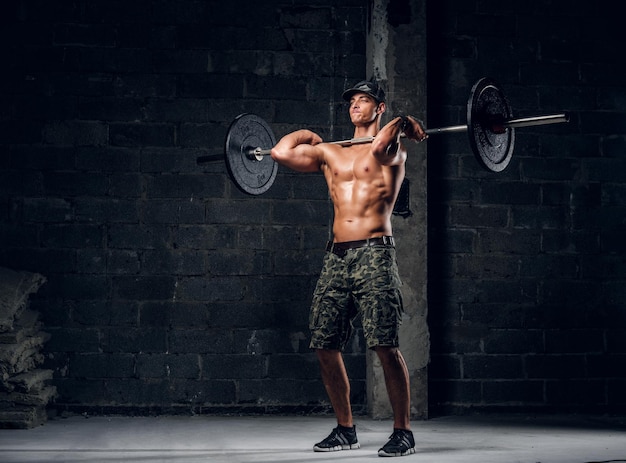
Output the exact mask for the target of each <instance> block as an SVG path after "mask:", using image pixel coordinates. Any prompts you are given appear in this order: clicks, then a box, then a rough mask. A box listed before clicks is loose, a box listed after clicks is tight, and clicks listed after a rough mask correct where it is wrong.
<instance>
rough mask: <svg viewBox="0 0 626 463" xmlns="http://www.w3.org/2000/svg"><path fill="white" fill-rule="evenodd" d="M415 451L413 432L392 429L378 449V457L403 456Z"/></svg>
mask: <svg viewBox="0 0 626 463" xmlns="http://www.w3.org/2000/svg"><path fill="white" fill-rule="evenodd" d="M412 453H415V439H413V433H412V432H411V431H407V430H405V429H394V430H393V434H392V435H391V437H390V438H389V442H387V443H386V444H385V445H384V446H383V448H381V449H380V450H379V451H378V456H379V457H403V456H405V455H411V454H412Z"/></svg>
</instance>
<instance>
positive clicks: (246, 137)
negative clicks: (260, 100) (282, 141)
mask: <svg viewBox="0 0 626 463" xmlns="http://www.w3.org/2000/svg"><path fill="white" fill-rule="evenodd" d="M275 144H276V138H275V137H274V133H273V132H272V129H271V128H270V126H269V125H268V124H267V123H266V122H265V121H264V120H263V119H262V118H260V117H258V116H256V115H254V114H248V113H245V114H240V115H239V116H237V117H236V118H235V120H234V121H233V122H232V124H231V125H230V127H229V129H228V133H227V134H226V145H225V148H224V150H225V151H224V153H225V158H226V166H227V168H228V172H229V173H230V176H231V177H232V179H233V181H234V182H235V185H237V187H238V188H239V189H240V190H241V191H243V192H245V193H248V194H251V195H260V194H262V193H265V192H266V191H267V190H269V189H270V187H271V186H272V184H273V183H274V180H275V179H276V174H277V173H278V164H277V163H276V162H275V161H274V160H273V159H272V157H271V156H269V155H266V156H263V159H261V160H260V161H259V160H257V159H256V158H255V157H254V156H249V152H250V151H251V150H254V149H255V148H261V149H270V148H272V147H273V146H274V145H275Z"/></svg>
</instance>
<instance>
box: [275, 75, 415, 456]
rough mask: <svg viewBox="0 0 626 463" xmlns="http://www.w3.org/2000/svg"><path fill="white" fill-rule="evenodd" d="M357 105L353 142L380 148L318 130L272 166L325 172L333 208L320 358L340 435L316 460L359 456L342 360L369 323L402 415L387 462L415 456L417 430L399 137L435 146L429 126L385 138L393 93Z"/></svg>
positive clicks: (409, 124) (371, 91) (397, 121)
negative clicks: (402, 345)
mask: <svg viewBox="0 0 626 463" xmlns="http://www.w3.org/2000/svg"><path fill="white" fill-rule="evenodd" d="M343 98H344V100H346V101H349V102H350V120H351V121H352V123H353V124H354V127H355V128H354V138H360V137H374V138H373V141H372V143H366V144H353V145H351V146H347V147H341V146H340V145H338V144H329V143H324V142H323V140H322V139H321V137H320V136H319V135H317V134H316V133H314V132H312V131H310V130H298V131H295V132H292V133H290V134H287V135H285V136H284V137H283V138H282V139H281V140H280V141H279V142H278V143H277V144H276V146H275V147H274V148H273V149H272V150H271V156H272V158H273V159H274V160H275V161H276V162H278V163H280V164H282V165H284V166H286V167H288V168H290V169H292V170H295V171H298V172H317V171H322V173H323V174H324V177H325V178H326V183H327V184H328V189H329V191H330V196H331V199H332V201H333V205H334V220H333V240H332V241H331V242H329V243H328V246H327V248H326V251H327V253H326V255H325V257H324V265H323V269H322V272H321V275H320V278H319V280H318V282H317V287H316V289H315V293H314V295H313V302H312V307H311V314H310V329H311V333H312V335H311V344H310V346H311V348H313V349H315V351H316V353H317V356H318V359H319V363H320V370H321V374H322V380H323V382H324V386H325V388H326V392H327V394H328V396H329V398H330V402H331V404H332V407H333V410H334V412H335V415H336V418H337V427H336V428H334V429H333V430H332V432H331V433H330V435H329V436H328V437H327V438H326V439H324V440H322V441H321V442H319V443H317V444H315V446H314V447H313V449H314V450H315V451H317V452H330V451H335V450H349V449H357V448H359V447H360V444H359V442H358V439H357V435H356V428H355V426H354V423H353V420H352V409H351V406H350V383H349V379H348V375H347V372H346V368H345V365H344V362H343V356H342V351H343V349H344V347H345V344H346V342H347V341H348V338H349V337H350V334H351V330H352V320H353V319H354V318H355V317H356V316H358V315H360V316H361V320H362V326H363V333H364V337H365V340H366V342H367V346H368V348H370V349H374V350H375V352H376V354H377V355H378V358H379V359H380V362H381V365H382V368H383V372H384V376H385V384H386V386H387V393H388V395H389V400H390V402H391V406H392V410H393V414H394V432H393V434H392V435H391V437H390V440H389V442H388V443H387V444H385V445H384V446H383V447H382V448H381V449H380V450H379V451H378V454H379V455H380V456H403V455H410V454H412V453H415V441H414V439H413V433H412V432H411V427H410V390H409V375H408V370H407V366H406V363H405V361H404V358H403V357H402V354H401V353H400V350H399V349H398V328H399V325H400V322H401V316H402V312H403V308H402V299H401V295H400V286H401V281H400V278H399V276H398V269H397V264H396V254H395V247H394V241H393V237H392V227H391V215H392V211H393V206H394V203H395V201H396V197H397V196H398V192H399V190H400V185H401V183H402V180H403V179H404V173H405V166H404V164H405V161H406V157H407V153H406V150H405V148H404V147H403V146H402V144H401V143H400V134H401V133H404V134H405V136H406V137H407V138H408V139H411V140H415V141H421V140H423V139H425V138H426V134H425V133H424V129H423V127H422V126H421V124H420V122H419V121H417V120H416V119H414V118H412V117H396V118H394V119H393V120H392V121H391V122H389V123H388V124H386V125H385V126H384V127H383V128H382V129H381V128H380V125H381V117H382V114H383V113H384V112H385V109H386V106H385V93H384V91H383V90H382V89H381V88H380V87H379V86H378V85H377V84H376V83H375V82H368V81H363V82H359V83H358V84H356V85H355V86H354V87H353V88H350V89H348V90H346V91H345V92H344V93H343Z"/></svg>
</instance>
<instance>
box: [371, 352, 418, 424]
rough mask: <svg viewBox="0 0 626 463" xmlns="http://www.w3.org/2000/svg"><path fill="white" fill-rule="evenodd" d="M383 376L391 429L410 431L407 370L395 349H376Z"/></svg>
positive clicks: (402, 358)
mask: <svg viewBox="0 0 626 463" xmlns="http://www.w3.org/2000/svg"><path fill="white" fill-rule="evenodd" d="M375 350H376V354H378V358H379V359H380V363H381V365H382V367H383V373H384V375H385V385H386V386H387V394H388V395H389V402H391V408H392V410H393V427H394V428H395V429H406V430H410V429H411V417H410V414H411V391H410V386H409V370H408V368H407V366H406V362H405V361H404V357H402V354H401V353H400V350H398V348H397V347H381V346H379V347H376V348H375Z"/></svg>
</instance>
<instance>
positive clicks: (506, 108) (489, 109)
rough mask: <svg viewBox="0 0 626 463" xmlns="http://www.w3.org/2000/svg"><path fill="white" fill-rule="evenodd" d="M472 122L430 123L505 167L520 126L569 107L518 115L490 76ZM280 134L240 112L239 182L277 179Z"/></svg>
mask: <svg viewBox="0 0 626 463" xmlns="http://www.w3.org/2000/svg"><path fill="white" fill-rule="evenodd" d="M466 115H467V124H465V125H454V126H449V127H440V128H434V129H426V130H425V131H426V133H427V134H428V135H429V136H431V135H438V134H446V133H454V132H467V134H468V138H469V142H470V146H471V148H472V151H473V152H474V155H475V157H476V159H477V160H478V162H479V164H480V165H481V166H482V167H484V168H485V169H487V170H489V171H491V172H501V171H502V170H504V169H505V168H506V167H507V166H508V164H509V162H510V160H511V157H512V155H513V148H514V145H515V129H516V128H521V127H530V126H538V125H547V124H558V123H563V122H569V115H568V114H567V113H561V114H552V115H546V116H532V117H524V118H518V119H515V118H513V112H512V110H511V106H510V104H509V101H508V99H507V98H506V96H505V95H504V93H503V91H502V90H501V88H500V86H499V85H498V84H497V83H496V82H495V81H494V80H493V79H490V78H488V77H483V78H481V79H479V80H478V81H477V82H476V83H475V84H474V86H473V87H472V90H471V92H470V96H469V98H468V101H467V111H466ZM373 139H374V137H361V138H352V139H348V140H339V141H332V142H327V143H330V144H337V145H340V146H344V147H347V146H351V145H356V144H365V143H371V142H372V141H373ZM274 145H276V138H275V136H274V133H273V132H272V129H271V127H270V126H269V125H268V124H267V122H265V121H264V120H263V119H262V118H260V117H258V116H256V115H254V114H250V113H244V114H240V115H239V116H237V118H235V120H234V121H233V122H232V123H231V125H230V127H229V129H228V131H227V134H226V140H225V146H224V156H223V158H224V159H225V161H226V166H227V168H228V172H229V174H230V176H231V178H232V179H233V182H234V183H235V185H236V186H237V187H238V188H239V189H240V190H242V191H244V192H245V193H248V194H251V195H259V194H262V193H264V192H266V191H267V190H268V189H269V188H270V187H271V186H272V184H273V183H274V180H275V179H276V175H277V173H278V163H276V162H275V161H274V160H273V159H272V158H271V156H268V155H269V154H270V153H271V149H272V147H273V146H274ZM221 157H222V156H215V155H213V156H201V157H199V158H198V159H197V162H198V163H202V162H210V161H214V160H218V159H219V158H221Z"/></svg>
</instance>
